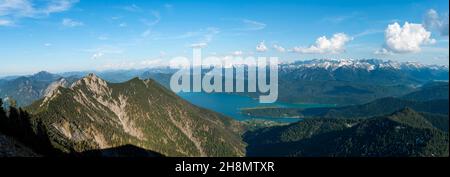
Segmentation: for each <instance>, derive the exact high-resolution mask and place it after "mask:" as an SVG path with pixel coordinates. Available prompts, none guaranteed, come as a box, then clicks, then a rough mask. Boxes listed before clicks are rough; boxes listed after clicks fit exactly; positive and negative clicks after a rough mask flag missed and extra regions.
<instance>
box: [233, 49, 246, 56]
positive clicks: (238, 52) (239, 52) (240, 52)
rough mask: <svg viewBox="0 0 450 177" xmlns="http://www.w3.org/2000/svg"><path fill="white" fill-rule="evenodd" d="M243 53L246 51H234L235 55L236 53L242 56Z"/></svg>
mask: <svg viewBox="0 0 450 177" xmlns="http://www.w3.org/2000/svg"><path fill="white" fill-rule="evenodd" d="M242 54H244V52H242V51H240V50H238V51H234V52H233V55H234V56H241V55H242Z"/></svg>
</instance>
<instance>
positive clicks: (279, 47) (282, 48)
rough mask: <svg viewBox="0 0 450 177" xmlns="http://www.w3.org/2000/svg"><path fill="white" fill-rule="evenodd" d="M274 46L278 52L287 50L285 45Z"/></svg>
mask: <svg viewBox="0 0 450 177" xmlns="http://www.w3.org/2000/svg"><path fill="white" fill-rule="evenodd" d="M273 48H274V49H275V50H277V51H278V52H286V49H285V48H284V47H281V46H279V45H276V44H275V45H273Z"/></svg>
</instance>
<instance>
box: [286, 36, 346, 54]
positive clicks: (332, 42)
mask: <svg viewBox="0 0 450 177" xmlns="http://www.w3.org/2000/svg"><path fill="white" fill-rule="evenodd" d="M351 40H352V38H351V37H349V36H347V35H346V34H344V33H336V34H334V35H333V37H331V38H330V39H328V38H327V37H326V36H322V37H319V38H318V39H317V40H316V43H315V44H314V45H311V46H310V47H294V49H293V50H292V51H293V52H297V53H303V54H323V53H341V52H342V51H344V50H345V45H346V44H347V43H348V42H349V41H351Z"/></svg>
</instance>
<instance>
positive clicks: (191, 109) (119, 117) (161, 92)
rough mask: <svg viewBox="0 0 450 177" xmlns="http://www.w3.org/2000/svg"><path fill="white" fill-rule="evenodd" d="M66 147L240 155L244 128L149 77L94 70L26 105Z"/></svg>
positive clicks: (74, 150)
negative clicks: (105, 76) (108, 77)
mask: <svg viewBox="0 0 450 177" xmlns="http://www.w3.org/2000/svg"><path fill="white" fill-rule="evenodd" d="M26 110H28V111H29V112H30V113H31V114H33V119H34V121H37V122H42V124H43V125H45V127H46V129H47V132H48V134H49V137H51V139H50V140H51V142H52V145H53V146H54V147H56V148H57V149H59V150H61V151H63V152H67V153H77V152H79V153H82V152H85V151H92V150H96V149H106V148H111V147H118V146H124V145H134V146H138V147H141V148H145V149H147V150H152V151H155V152H158V153H161V154H163V155H165V156H242V155H243V154H244V149H243V148H244V144H243V143H242V142H241V140H240V136H239V134H240V132H241V131H242V129H241V128H240V126H239V124H238V123H236V122H235V121H234V120H232V119H231V118H227V117H224V116H222V115H219V114H217V113H214V112H211V111H208V110H205V109H202V108H199V107H196V106H193V105H191V104H190V103H188V102H186V101H184V100H182V99H181V98H179V97H178V96H177V95H176V94H175V93H173V92H171V91H169V90H167V89H166V88H164V87H162V86H160V85H159V84H158V83H156V82H155V81H152V80H139V79H137V78H135V79H132V80H130V81H127V82H124V83H109V82H106V81H104V80H102V79H100V78H99V77H97V76H96V75H94V74H89V75H88V76H86V77H84V78H82V79H80V80H78V81H76V82H74V83H73V84H72V85H71V86H70V87H67V88H64V87H62V86H58V87H56V88H55V89H54V90H52V91H51V93H50V94H48V95H47V96H46V97H44V98H43V99H41V100H38V101H36V102H34V103H33V104H32V105H31V106H29V107H27V108H26Z"/></svg>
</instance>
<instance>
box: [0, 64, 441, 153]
mask: <svg viewBox="0 0 450 177" xmlns="http://www.w3.org/2000/svg"><path fill="white" fill-rule="evenodd" d="M161 74H162V75H161ZM166 74H167V73H152V72H148V73H147V74H145V75H144V76H149V77H155V76H157V77H159V78H160V79H161V80H162V81H164V79H165V78H166V76H167V75H166ZM39 75H40V76H44V75H47V76H46V77H40V76H37V77H32V78H37V79H36V80H39V81H47V82H49V81H50V80H52V79H55V80H53V81H52V82H51V84H49V85H48V86H47V88H45V89H43V90H42V94H43V96H42V98H41V99H38V100H37V101H35V102H33V103H32V104H31V105H30V106H27V107H25V108H24V109H17V108H14V107H9V109H7V112H8V113H6V112H5V111H3V109H0V141H2V142H6V143H4V145H3V144H2V146H1V149H0V156H41V155H44V156H55V155H62V156H113V157H117V156H126V157H130V156H139V157H153V156H303V157H305V156H306V157H308V156H313V157H317V156H346V157H348V156H376V157H379V156H426V157H430V156H448V154H449V152H448V148H449V146H448V145H449V140H448V137H449V136H448V130H449V128H448V124H449V122H448V121H449V119H448V82H431V83H427V84H424V85H422V87H419V88H416V89H414V90H415V91H414V92H409V93H406V94H404V95H400V96H399V97H387V98H381V99H376V100H374V101H372V102H369V103H366V104H360V105H348V106H340V107H334V108H310V109H294V110H295V111H296V112H293V113H295V114H302V115H303V116H305V115H307V116H310V117H308V118H305V119H303V120H302V121H299V122H297V123H292V124H286V123H285V124H280V123H273V122H267V121H247V122H239V121H236V120H233V119H231V118H229V117H225V116H223V115H220V114H218V113H215V112H212V111H209V110H206V109H202V108H199V107H197V106H194V105H192V104H190V103H188V102H187V101H185V100H183V99H181V98H180V97H179V96H177V95H176V94H175V93H173V92H172V91H170V90H169V89H167V88H166V87H164V86H162V85H161V84H159V83H158V82H156V81H154V80H151V79H146V80H141V79H139V78H133V79H131V80H129V81H126V82H123V83H111V82H108V81H105V80H103V79H101V78H100V77H98V76H97V75H95V74H88V75H87V76H83V77H81V78H80V79H78V80H74V81H69V80H67V79H66V78H64V77H53V76H52V75H48V74H42V73H41V74H39ZM48 76H52V77H48ZM45 78H51V79H50V80H46V79H45ZM73 78H75V77H73ZM10 81H12V80H10ZM42 88H43V87H42ZM353 91H354V90H353ZM444 92H447V94H445V93H444ZM268 109H271V108H268ZM261 110H265V111H266V109H265V108H264V109H261ZM284 110H285V109H278V110H277V111H279V112H283V111H284ZM286 110H291V109H286ZM279 112H277V113H279ZM288 113H292V112H288ZM271 114H273V112H265V113H263V114H262V115H263V116H264V115H270V116H274V117H276V116H275V115H276V114H274V115H271Z"/></svg>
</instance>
